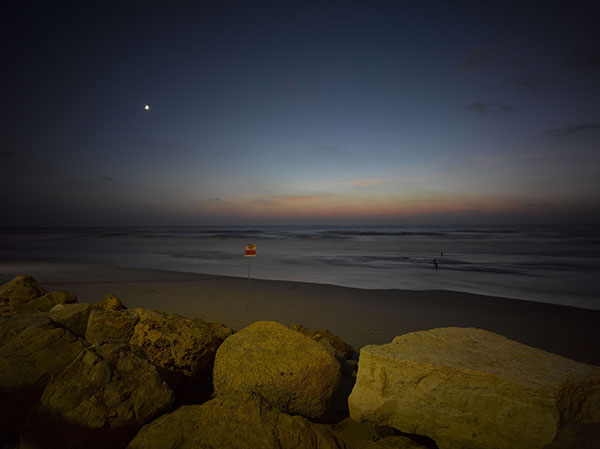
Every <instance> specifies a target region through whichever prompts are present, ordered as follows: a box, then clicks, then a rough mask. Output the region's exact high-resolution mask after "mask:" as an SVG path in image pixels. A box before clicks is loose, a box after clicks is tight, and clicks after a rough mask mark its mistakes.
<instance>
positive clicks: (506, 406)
mask: <svg viewBox="0 0 600 449" xmlns="http://www.w3.org/2000/svg"><path fill="white" fill-rule="evenodd" d="M348 406H349V409H350V416H351V417H352V418H353V419H354V420H356V421H359V422H361V421H370V422H373V423H375V424H378V425H388V426H392V427H395V428H396V429H399V430H401V431H402V432H405V433H411V434H420V435H427V436H428V437H430V438H432V439H433V440H435V442H436V443H437V445H438V447H439V448H440V449H464V448H467V447H468V448H478V449H505V448H506V449H508V448H510V449H517V448H518V449H534V448H539V449H541V448H548V449H549V447H552V449H558V448H574V447H598V446H597V445H594V444H595V443H594V442H597V439H596V437H595V436H594V433H595V432H596V431H595V430H594V429H597V428H598V425H599V423H600V368H599V367H595V366H590V365H586V364H584V363H579V362H575V361H573V360H569V359H566V358H564V357H561V356H559V355H556V354H551V353H549V352H546V351H542V350H541V349H536V348H532V347H529V346H526V345H524V344H521V343H518V342H516V341H512V340H509V339H508V338H505V337H503V336H501V335H498V334H494V333H492V332H488V331H485V330H481V329H474V328H457V327H448V328H440V329H432V330H428V331H421V332H412V333H409V334H405V335H402V336H399V337H396V338H395V339H394V340H393V341H392V342H391V343H388V344H385V345H379V346H375V345H371V346H365V347H363V348H362V349H361V350H360V361H359V364H358V374H357V377H356V385H355V386H354V389H353V390H352V394H351V395H350V397H349V399H348ZM573 439H575V440H578V441H577V443H574V441H572V440H573Z"/></svg>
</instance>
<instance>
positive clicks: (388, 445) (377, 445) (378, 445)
mask: <svg viewBox="0 0 600 449" xmlns="http://www.w3.org/2000/svg"><path fill="white" fill-rule="evenodd" d="M365 449H425V446H422V445H420V444H419V443H417V442H415V441H413V440H411V439H410V438H408V437H405V436H400V435H399V436H390V437H385V438H382V439H381V440H377V441H374V442H372V443H369V444H368V445H367V446H366V448H365Z"/></svg>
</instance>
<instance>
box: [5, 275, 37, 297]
mask: <svg viewBox="0 0 600 449" xmlns="http://www.w3.org/2000/svg"><path fill="white" fill-rule="evenodd" d="M45 294H46V290H44V288H43V287H42V286H41V285H39V284H38V283H37V282H36V280H35V279H34V278H33V276H28V275H22V276H16V277H14V278H13V279H11V280H10V281H8V282H7V283H6V284H3V285H0V298H3V299H6V300H8V301H10V302H12V303H20V302H29V301H31V300H32V299H35V298H39V297H40V296H43V295H45Z"/></svg>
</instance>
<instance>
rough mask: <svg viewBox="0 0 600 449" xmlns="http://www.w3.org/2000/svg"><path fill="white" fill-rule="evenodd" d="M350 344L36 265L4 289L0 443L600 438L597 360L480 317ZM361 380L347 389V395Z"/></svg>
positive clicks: (152, 446) (424, 442) (118, 445)
mask: <svg viewBox="0 0 600 449" xmlns="http://www.w3.org/2000/svg"><path fill="white" fill-rule="evenodd" d="M356 355H357V354H356V353H355V351H354V349H353V348H352V347H351V346H349V345H347V344H346V343H345V342H344V341H343V340H341V339H340V338H339V337H338V336H336V335H334V334H332V333H331V332H329V331H327V330H319V331H317V330H310V329H305V328H304V327H302V326H299V325H293V326H289V327H288V326H285V325H283V324H280V323H276V322H270V321H259V322H255V323H253V324H251V325H249V326H248V327H246V328H244V329H241V330H239V331H237V332H233V331H232V330H231V329H229V328H227V327H226V326H224V325H222V324H219V323H209V322H205V321H203V320H200V319H190V318H185V317H182V316H179V315H173V314H167V313H164V312H161V311H155V310H146V309H141V308H135V309H128V308H127V307H125V306H124V305H123V303H122V302H121V301H120V300H119V298H117V297H115V296H114V295H106V296H105V297H104V298H103V299H101V300H100V301H97V302H95V303H84V302H79V301H78V299H77V297H76V296H75V295H74V294H72V293H70V292H64V291H56V292H50V293H48V292H46V291H45V290H44V288H42V287H41V286H40V285H39V284H38V283H37V282H36V281H35V280H34V279H33V278H32V277H31V276H18V277H16V278H14V279H13V280H11V281H9V282H8V283H6V284H4V285H2V286H0V447H4V448H11V449H16V448H20V449H41V448H50V449H54V448H61V449H76V448H86V449H87V448H92V449H93V448H114V449H125V448H130V449H138V448H139V449H141V448H144V449H163V448H164V449H167V448H169V449H178V448H181V449H185V448H190V449H191V448H202V449H218V448H223V449H225V448H248V449H250V448H265V449H270V448H289V449H292V448H293V449H309V448H310V449H313V448H314V449H329V448H331V449H344V448H346V449H359V448H368V449H376V448H379V449H385V448H388V449H393V448H396V449H419V448H421V449H423V448H439V449H454V448H456V449H458V448H461V449H462V448H480V449H487V448H489V449H492V448H496V449H502V448H511V449H512V448H514V449H518V448H528V449H529V448H532V449H534V448H548V449H550V448H572V447H580V448H600V368H598V367H594V366H590V365H585V364H582V363H577V362H574V361H571V360H568V359H565V358H562V357H560V356H557V355H554V354H550V353H547V352H544V351H541V350H539V349H534V348H531V347H528V346H525V345H522V344H520V343H517V342H514V341H511V340H508V339H506V338H504V337H502V336H500V335H497V334H494V333H491V332H487V331H484V330H480V329H472V328H443V329H433V330H430V331H423V332H414V333H410V334H406V335H402V336H399V337H396V338H395V339H394V340H393V341H392V342H391V343H389V344H386V345H379V346H366V347H364V348H362V349H361V351H360V363H358V364H357V362H356V360H355V358H356ZM350 392H351V394H350Z"/></svg>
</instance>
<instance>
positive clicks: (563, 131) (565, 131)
mask: <svg viewBox="0 0 600 449" xmlns="http://www.w3.org/2000/svg"><path fill="white" fill-rule="evenodd" d="M588 129H600V124H598V123H580V124H577V125H569V126H567V127H566V128H555V129H551V130H549V131H548V134H550V135H551V136H555V137H563V136H569V135H571V134H575V133H578V132H581V131H586V130H588Z"/></svg>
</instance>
